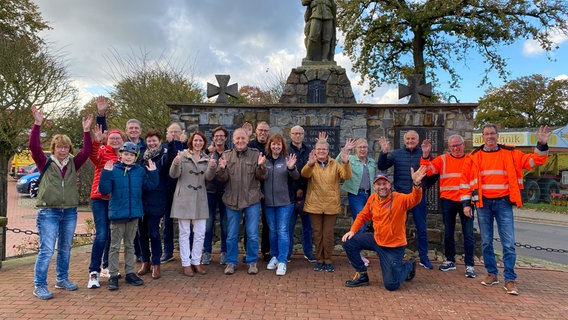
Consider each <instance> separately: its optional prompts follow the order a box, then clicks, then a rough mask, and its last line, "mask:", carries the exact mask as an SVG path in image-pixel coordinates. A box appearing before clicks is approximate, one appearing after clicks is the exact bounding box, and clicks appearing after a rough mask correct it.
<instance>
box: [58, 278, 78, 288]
mask: <svg viewBox="0 0 568 320" xmlns="http://www.w3.org/2000/svg"><path fill="white" fill-rule="evenodd" d="M55 288H57V289H65V290H67V291H75V290H77V289H79V287H78V286H77V285H76V284H74V283H73V282H71V281H69V279H63V280H56V281H55Z"/></svg>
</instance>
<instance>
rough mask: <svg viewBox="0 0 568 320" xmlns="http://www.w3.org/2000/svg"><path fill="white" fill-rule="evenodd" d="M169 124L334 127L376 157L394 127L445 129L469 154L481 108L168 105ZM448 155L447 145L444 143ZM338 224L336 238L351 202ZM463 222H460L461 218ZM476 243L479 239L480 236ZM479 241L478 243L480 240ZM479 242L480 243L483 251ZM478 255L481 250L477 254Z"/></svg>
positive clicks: (432, 229) (435, 235) (437, 236)
mask: <svg viewBox="0 0 568 320" xmlns="http://www.w3.org/2000/svg"><path fill="white" fill-rule="evenodd" d="M168 106H169V107H170V110H171V113H170V119H171V121H175V122H179V123H181V124H182V128H184V129H186V130H187V132H192V131H194V130H197V129H198V128H199V125H224V126H228V127H239V126H241V125H242V124H243V123H244V122H245V121H248V122H250V123H252V124H253V125H255V124H256V123H257V122H259V121H267V122H268V123H269V124H270V127H271V134H274V133H277V132H279V133H282V134H284V135H285V136H286V137H288V136H289V132H290V128H291V127H292V126H294V125H301V126H331V127H337V126H338V127H339V128H340V137H341V141H344V140H345V138H346V137H365V138H367V140H368V141H369V152H370V153H371V155H372V156H374V157H375V159H376V158H378V154H379V151H380V146H379V144H378V138H379V137H380V136H383V135H385V136H387V137H388V139H389V140H390V141H393V140H394V135H395V128H397V127H408V126H419V127H431V128H434V127H438V128H439V127H442V128H443V131H444V140H446V139H447V137H449V136H450V135H452V134H460V135H462V136H463V137H464V138H465V140H466V150H470V149H471V147H472V131H473V111H474V109H475V108H476V107H477V104H474V103H470V104H429V105H403V104H390V105H375V104H354V103H353V104H331V105H330V104H322V105H319V104H272V105H233V104H221V103H211V104H184V103H169V104H168ZM444 150H447V142H446V141H444ZM343 203H344V204H345V206H344V210H343V212H342V214H341V215H340V218H339V219H338V226H337V228H336V236H338V237H339V236H340V235H343V233H344V232H345V231H346V230H347V228H348V227H349V225H350V224H351V218H350V217H351V215H350V213H349V211H348V210H349V209H348V206H347V205H346V203H347V201H346V199H345V201H343ZM458 220H459V219H458ZM409 223H410V225H409V227H408V228H407V229H408V232H409V236H408V240H409V248H410V249H415V243H414V229H413V225H412V219H409ZM428 229H429V241H430V246H429V247H430V249H434V250H438V251H441V252H443V244H442V241H443V222H442V218H441V215H440V214H439V213H432V214H429V215H428ZM460 230H461V227H460V226H459V225H458V226H456V245H457V246H458V247H457V248H456V249H457V252H458V253H461V252H463V247H462V245H461V243H463V241H461V238H460V237H461V234H460ZM476 237H477V238H478V235H476ZM477 240H479V238H478V239H477ZM479 243H480V241H477V244H478V247H479ZM476 255H479V248H477V249H476Z"/></svg>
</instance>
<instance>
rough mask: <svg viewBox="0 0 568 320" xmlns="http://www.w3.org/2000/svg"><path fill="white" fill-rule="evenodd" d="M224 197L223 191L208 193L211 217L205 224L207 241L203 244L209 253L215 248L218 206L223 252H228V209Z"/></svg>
mask: <svg viewBox="0 0 568 320" xmlns="http://www.w3.org/2000/svg"><path fill="white" fill-rule="evenodd" d="M222 197H223V194H222V193H207V202H208V204H209V219H207V224H206V225H205V240H204V241H205V243H204V244H203V251H204V252H207V253H211V251H212V250H213V236H214V235H215V219H216V216H217V208H219V227H220V228H219V229H221V237H220V238H221V252H227V210H226V209H225V204H224V203H223V200H222V199H221V198H222Z"/></svg>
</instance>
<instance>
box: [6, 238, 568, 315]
mask: <svg viewBox="0 0 568 320" xmlns="http://www.w3.org/2000/svg"><path fill="white" fill-rule="evenodd" d="M89 250H90V247H89V246H84V247H79V248H74V249H73V254H72V260H71V272H70V273H71V279H72V280H73V281H76V282H77V284H78V285H79V286H80V288H79V290H77V291H73V292H66V291H61V290H57V289H55V288H53V284H54V281H55V280H54V277H55V275H54V274H55V270H54V267H53V264H54V262H52V266H51V269H50V273H49V283H50V286H51V290H53V292H54V295H55V297H54V298H53V299H51V300H48V301H40V300H39V299H37V298H36V297H34V296H33V295H32V290H33V264H34V261H35V256H30V257H25V258H20V259H11V260H8V261H5V262H4V265H3V267H2V269H1V270H0V301H1V302H0V319H40V318H42V319H51V318H57V319H156V318H158V317H161V316H163V317H165V318H166V319H186V318H187V319H189V318H193V319H418V318H420V319H567V318H568V306H567V304H566V297H567V296H568V286H566V284H567V283H568V272H564V271H554V270H542V269H524V268H520V269H518V270H517V271H518V275H519V290H520V291H521V294H520V295H519V296H510V295H507V294H506V293H505V290H504V289H503V288H502V285H496V286H493V287H489V288H487V287H484V286H482V285H481V284H480V283H479V282H480V278H481V275H479V276H478V278H477V279H467V278H465V277H464V275H463V265H458V270H456V271H451V272H447V273H444V272H440V271H437V270H425V269H421V268H420V269H419V270H418V272H417V276H416V278H415V279H414V280H413V281H411V282H407V283H405V284H404V285H403V286H402V287H401V289H400V290H398V291H395V292H388V291H387V290H386V289H384V287H383V286H382V282H381V277H380V274H379V270H378V260H377V258H375V257H374V258H372V259H371V266H370V269H369V271H370V275H371V285H370V286H369V287H362V288H346V287H344V286H343V282H344V281H345V280H347V279H349V278H350V277H351V276H352V275H353V270H352V268H351V267H350V266H349V264H348V262H347V259H346V257H345V256H336V257H335V261H336V271H335V272H334V273H326V272H314V271H312V270H311V267H312V266H313V264H310V263H308V262H307V261H306V260H304V259H303V258H302V257H301V256H299V255H296V256H294V257H293V261H292V262H291V263H290V264H289V266H288V274H287V275H286V276H284V277H278V276H276V275H274V273H273V271H268V270H266V269H265V267H266V265H265V264H264V263H262V264H260V267H261V268H260V269H261V270H260V273H259V274H258V275H255V276H251V275H247V274H246V269H245V267H244V266H243V265H239V266H238V268H237V270H236V273H235V274H234V275H232V276H226V275H223V274H222V271H223V267H222V266H220V265H219V264H218V255H216V254H214V255H213V264H212V265H210V266H207V267H206V269H207V271H208V274H207V275H205V276H195V277H193V278H189V277H185V276H183V275H182V274H181V273H180V271H181V267H180V264H179V259H176V260H175V261H173V262H170V263H168V264H165V265H163V267H162V278H161V279H158V280H152V278H151V277H150V276H149V275H147V276H144V277H143V278H144V280H145V281H146V284H145V285H144V286H142V287H132V286H130V285H127V284H125V283H124V282H123V281H121V282H120V289H119V290H118V291H114V292H110V291H108V290H107V289H106V284H107V280H106V279H103V280H102V281H101V284H102V286H103V287H101V288H99V289H95V290H94V289H86V285H87V280H88V279H87V278H88V274H87V266H88V261H89V257H90V252H89ZM435 267H437V265H435ZM477 269H478V273H480V274H481V273H482V271H481V267H477Z"/></svg>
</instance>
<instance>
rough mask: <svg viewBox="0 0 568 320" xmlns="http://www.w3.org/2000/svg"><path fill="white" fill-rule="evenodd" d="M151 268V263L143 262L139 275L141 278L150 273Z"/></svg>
mask: <svg viewBox="0 0 568 320" xmlns="http://www.w3.org/2000/svg"><path fill="white" fill-rule="evenodd" d="M150 266H151V264H150V262H142V266H141V267H140V270H138V272H137V274H138V275H139V276H143V275H145V274H146V273H148V271H150Z"/></svg>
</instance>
